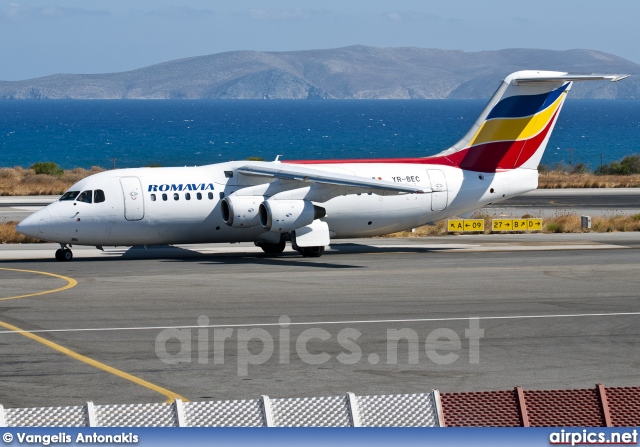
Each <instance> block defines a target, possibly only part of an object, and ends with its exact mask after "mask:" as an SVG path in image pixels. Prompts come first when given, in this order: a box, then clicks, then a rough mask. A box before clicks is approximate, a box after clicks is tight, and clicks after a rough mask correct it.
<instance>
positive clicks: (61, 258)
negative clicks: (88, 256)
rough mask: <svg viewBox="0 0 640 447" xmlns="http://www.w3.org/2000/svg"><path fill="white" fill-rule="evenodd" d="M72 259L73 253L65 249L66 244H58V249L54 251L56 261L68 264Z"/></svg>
mask: <svg viewBox="0 0 640 447" xmlns="http://www.w3.org/2000/svg"><path fill="white" fill-rule="evenodd" d="M72 259H73V252H72V251H71V249H70V248H68V247H67V244H60V248H58V249H57V250H56V261H58V262H69V261H71V260H72Z"/></svg>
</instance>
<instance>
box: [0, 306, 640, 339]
mask: <svg viewBox="0 0 640 447" xmlns="http://www.w3.org/2000/svg"><path fill="white" fill-rule="evenodd" d="M629 316H640V312H612V313H593V314H555V315H506V316H489V317H449V318H407V319H396V320H344V321H300V322H291V323H287V324H288V325H289V326H315V325H345V324H382V323H434V322H447V321H470V320H483V321H489V320H532V319H542V318H590V317H629ZM277 326H280V323H240V324H208V325H205V326H200V325H190V326H139V327H110V328H109V327H105V328H79V329H38V330H35V331H0V335H1V334H20V333H29V334H41V333H56V332H58V333H59V332H116V331H152V330H163V329H203V328H244V327H277Z"/></svg>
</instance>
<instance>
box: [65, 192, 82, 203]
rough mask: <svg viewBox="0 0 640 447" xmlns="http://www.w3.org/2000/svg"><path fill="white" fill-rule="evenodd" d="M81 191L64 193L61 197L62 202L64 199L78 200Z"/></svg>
mask: <svg viewBox="0 0 640 447" xmlns="http://www.w3.org/2000/svg"><path fill="white" fill-rule="evenodd" d="M79 192H80V191H67V192H65V193H64V194H63V195H62V197H60V201H61V202H62V201H64V200H76V197H78V193H79Z"/></svg>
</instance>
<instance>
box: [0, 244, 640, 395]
mask: <svg viewBox="0 0 640 447" xmlns="http://www.w3.org/2000/svg"><path fill="white" fill-rule="evenodd" d="M638 248H640V235H639V234H637V233H610V234H568V235H563V234H558V235H555V234H552V235H542V234H521V235H469V236H449V237H437V238H410V239H358V240H348V241H336V243H334V244H332V247H331V249H330V250H328V251H327V252H326V254H325V255H324V256H323V257H321V258H302V257H300V256H299V255H298V254H297V253H296V252H293V251H291V250H290V249H288V251H287V252H285V254H283V255H282V256H280V257H268V256H266V255H264V254H263V253H262V252H261V251H260V250H258V249H256V248H255V247H252V246H251V245H248V244H227V245H203V246H182V247H165V248H153V247H152V248H149V249H148V250H145V249H142V248H134V249H122V250H120V249H107V250H106V252H104V253H103V252H100V251H98V250H96V249H95V248H81V247H77V248H76V249H75V250H74V254H75V259H74V261H72V262H69V263H59V262H55V261H54V260H53V250H54V249H55V246H54V245H50V244H42V245H41V244H38V245H25V246H15V245H14V246H10V245H5V246H0V290H1V292H0V295H1V296H0V326H1V327H0V346H1V348H0V352H1V353H2V361H1V362H0V365H1V367H0V384H1V385H0V404H3V405H4V406H5V407H29V406H59V405H77V404H81V403H83V402H85V401H87V400H92V401H94V402H96V403H100V404H104V403H144V402H160V401H164V400H166V399H168V398H170V397H171V394H170V393H173V395H179V396H183V397H185V398H187V399H190V400H210V399H214V400H226V399H245V398H257V397H259V396H260V395H262V394H266V395H270V396H272V397H295V396H326V395H336V394H343V393H345V392H347V391H352V392H355V393H358V394H393V393H414V392H423V391H428V390H430V389H432V388H437V389H440V390H441V391H472V390H490V389H493V390H499V389H510V388H512V387H513V386H516V385H520V386H523V387H525V388H528V389H544V388H576V387H592V386H593V384H594V383H596V382H598V383H600V382H601V383H605V384H606V385H607V386H624V385H637V383H638V382H637V377H638V375H637V370H638V365H639V364H640V350H639V349H638V343H639V342H640V324H639V323H640V299H639V298H640V297H639V295H638V289H639V286H640V250H638ZM45 273H48V275H47V274H45ZM51 275H54V276H51ZM72 282H73V283H72ZM74 283H76V284H74ZM48 291H52V292H51V293H44V294H43V292H48ZM25 295H30V296H25ZM470 317H478V320H470V319H469V318H470ZM476 321H477V323H478V328H477V329H474V326H473V325H474V324H475V323H474V322H476ZM20 330H23V331H27V332H28V334H26V333H20V332H19V331H20ZM478 330H480V331H482V332H483V333H482V338H479V337H477V340H478V349H477V351H475V350H474V349H475V348H474V347H473V346H472V339H473V333H474V332H475V333H476V335H477V334H478V332H477V331H478ZM398 331H400V332H398ZM398 334H403V335H405V336H407V337H408V339H410V340H411V343H407V342H406V340H403V341H400V342H399V344H398V348H397V360H396V359H395V358H394V354H393V353H394V352H395V351H396V350H395V348H394V346H395V344H396V343H395V342H393V341H390V337H391V339H393V337H394V336H397V335H398ZM26 335H29V337H27V336H26ZM467 335H470V337H467ZM227 336H228V337H227ZM345 336H346V337H347V338H346V341H345V338H344V337H345ZM339 337H342V339H341V340H342V342H343V343H341V342H340V341H338V339H339ZM349 340H351V342H352V343H351V344H350V343H349ZM409 346H410V347H411V348H409ZM271 348H273V349H271ZM414 348H416V350H415V351H414V350H413V349H414ZM434 348H438V349H436V350H435V351H434ZM409 352H411V353H412V354H411V355H409ZM434 353H435V354H434ZM448 354H453V356H451V355H449V356H447V355H448ZM476 354H477V359H476V358H475V357H474V356H475V355H476ZM163 360H164V361H163ZM177 360H179V361H180V362H176V361H177ZM475 360H477V362H476V361H475ZM247 362H249V363H247ZM149 385H153V386H155V387H156V388H155V389H154V388H152V387H150V386H149Z"/></svg>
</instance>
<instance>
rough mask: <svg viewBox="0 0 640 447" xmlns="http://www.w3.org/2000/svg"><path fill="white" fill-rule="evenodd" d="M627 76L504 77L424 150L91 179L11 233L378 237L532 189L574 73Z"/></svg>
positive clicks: (98, 237)
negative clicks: (469, 118)
mask: <svg viewBox="0 0 640 447" xmlns="http://www.w3.org/2000/svg"><path fill="white" fill-rule="evenodd" d="M625 77H626V75H574V74H569V73H563V72H552V71H520V72H517V73H513V74H511V75H509V76H507V77H506V78H505V80H504V81H503V82H502V83H501V85H500V87H499V88H498V90H497V91H496V93H495V94H494V95H493V97H492V98H491V100H490V101H489V103H488V104H487V106H486V107H485V108H484V110H483V111H482V113H481V114H480V117H479V118H478V119H477V120H476V122H475V123H474V124H473V127H472V128H471V129H470V130H469V132H467V134H466V135H465V136H464V137H463V138H462V139H461V140H460V141H458V142H457V143H456V144H455V145H453V146H452V147H451V148H449V149H447V150H445V151H444V152H441V153H439V154H437V155H433V156H430V157H424V158H399V159H357V160H313V161H278V160H277V159H276V161H274V162H254V161H232V162H228V163H219V164H214V165H208V166H201V167H184V168H137V169H119V170H112V171H106V172H101V173H99V174H95V175H92V176H90V177H87V178H85V179H83V180H81V181H79V182H78V183H76V184H75V185H73V186H72V187H71V188H70V189H69V191H67V192H66V193H65V194H64V195H63V196H62V197H61V198H60V200H58V201H57V202H55V203H52V204H50V205H48V206H47V207H45V208H43V209H41V210H39V211H37V212H36V213H34V214H32V215H31V216H29V217H27V218H26V219H24V220H23V221H22V222H21V223H20V224H19V225H18V227H17V230H18V231H19V232H20V233H22V234H26V235H29V236H32V237H36V238H39V239H43V240H49V241H55V242H58V243H59V244H60V247H61V248H60V249H59V250H57V251H56V259H57V260H59V261H69V260H71V259H72V258H73V253H72V252H71V250H70V249H69V247H71V246H72V245H74V244H77V245H95V246H96V247H98V248H100V249H101V248H102V247H103V246H130V245H157V244H194V243H208V242H248V241H252V242H255V244H256V245H258V246H260V247H261V248H262V249H263V250H264V251H265V252H266V253H272V254H277V253H281V252H282V251H283V250H284V249H285V245H286V242H287V241H291V244H292V246H293V248H294V249H295V250H297V251H299V252H300V253H301V254H302V255H303V256H314V257H317V256H321V255H322V253H323V252H324V249H325V246H327V245H329V243H330V240H331V239H336V238H353V237H370V236H379V235H384V234H388V233H393V232H396V231H401V230H406V229H409V228H415V227H419V226H421V225H425V224H427V223H431V222H436V221H438V220H441V219H445V218H448V217H451V216H456V215H461V214H464V213H469V212H471V211H473V210H476V209H478V208H481V207H483V206H485V205H487V204H490V203H496V202H499V201H502V200H505V199H506V198H508V197H512V196H515V195H518V194H522V193H524V192H527V191H531V190H534V189H536V188H537V186H538V170H537V168H538V164H539V163H540V159H541V158H542V154H543V152H544V149H545V147H546V145H547V142H548V141H549V137H550V136H551V131H552V130H553V126H554V125H555V123H556V120H557V119H558V115H559V113H560V109H561V108H562V104H563V103H564V100H565V98H566V95H567V92H568V91H569V89H570V88H571V85H572V82H574V81H593V80H609V81H618V80H620V79H623V78H625Z"/></svg>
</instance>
